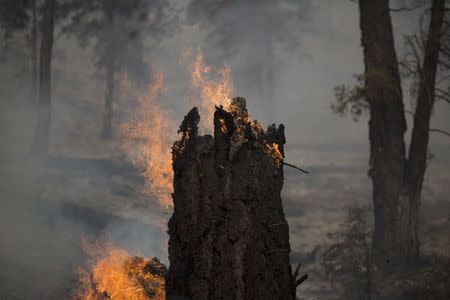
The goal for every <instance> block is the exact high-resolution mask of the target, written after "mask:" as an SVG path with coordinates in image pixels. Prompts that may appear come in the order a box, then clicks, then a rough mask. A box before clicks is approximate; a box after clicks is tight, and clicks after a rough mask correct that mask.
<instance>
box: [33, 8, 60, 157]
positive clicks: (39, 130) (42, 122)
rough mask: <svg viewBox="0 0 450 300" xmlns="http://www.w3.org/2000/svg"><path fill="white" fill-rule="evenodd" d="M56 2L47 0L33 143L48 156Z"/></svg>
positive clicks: (40, 53)
mask: <svg viewBox="0 0 450 300" xmlns="http://www.w3.org/2000/svg"><path fill="white" fill-rule="evenodd" d="M55 14H56V1H55V0H45V3H44V7H43V18H42V39H41V47H40V50H39V98H38V121H37V126H36V132H35V135H34V141H33V150H34V151H35V152H36V153H37V154H47V152H48V144H49V136H50V122H51V72H52V70H51V68H52V52H53V35H54V27H55Z"/></svg>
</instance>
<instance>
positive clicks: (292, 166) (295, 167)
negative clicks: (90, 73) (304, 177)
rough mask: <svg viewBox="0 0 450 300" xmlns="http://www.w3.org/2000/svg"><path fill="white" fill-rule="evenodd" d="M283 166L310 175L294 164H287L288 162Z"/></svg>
mask: <svg viewBox="0 0 450 300" xmlns="http://www.w3.org/2000/svg"><path fill="white" fill-rule="evenodd" d="M283 164H284V165H285V166H288V167H291V168H293V169H296V170H299V171H301V172H303V173H305V174H309V172H308V171H305V170H303V169H302V168H300V167H297V166H296V165H293V164H290V163H287V162H283Z"/></svg>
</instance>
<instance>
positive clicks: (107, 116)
mask: <svg viewBox="0 0 450 300" xmlns="http://www.w3.org/2000/svg"><path fill="white" fill-rule="evenodd" d="M114 1H115V0H105V17H106V27H105V29H104V30H105V39H106V49H105V77H106V89H105V103H104V112H103V131H102V137H103V138H105V139H111V138H112V118H113V108H112V103H113V99H114V85H115V81H114V75H115V69H116V55H115V51H116V50H115V49H114V38H115V37H114V32H115V30H114V8H115V5H114Z"/></svg>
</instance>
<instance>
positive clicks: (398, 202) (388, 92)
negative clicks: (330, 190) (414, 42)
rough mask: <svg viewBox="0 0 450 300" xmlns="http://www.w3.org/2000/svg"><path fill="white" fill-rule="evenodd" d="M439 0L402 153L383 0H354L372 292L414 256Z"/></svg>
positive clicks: (399, 99) (398, 92) (398, 96)
mask: <svg viewBox="0 0 450 300" xmlns="http://www.w3.org/2000/svg"><path fill="white" fill-rule="evenodd" d="M444 3H445V0H434V1H433V7H432V12H431V18H430V20H431V21H430V27H429V32H428V37H427V44H426V47H425V54H424V55H425V59H424V65H423V67H422V70H423V71H422V74H420V85H419V96H418V101H417V107H416V111H415V118H414V128H413V133H412V140H411V145H410V149H409V157H408V158H406V153H405V142H404V133H405V131H406V121H405V113H404V107H403V96H402V89H401V83H400V76H399V67H398V62H397V55H396V52H395V47H394V37H393V32H392V23H391V17H390V14H389V1H388V0H381V1H371V0H360V1H359V6H360V26H361V33H362V46H363V49H364V64H365V80H366V97H367V100H368V102H369V105H370V121H369V139H370V171H369V175H370V177H371V179H372V182H373V203H374V212H375V231H374V237H373V251H372V252H373V263H374V266H375V268H374V270H377V271H378V272H376V274H375V273H374V274H373V275H374V278H373V279H372V282H373V285H374V295H375V297H374V298H376V299H378V296H379V295H380V292H381V289H382V287H381V286H382V284H380V282H381V281H382V278H385V276H386V275H387V274H391V273H392V271H401V270H404V269H406V268H407V267H408V266H411V265H413V264H414V263H415V262H416V260H417V258H418V256H419V239H418V222H419V204H420V194H421V189H422V183H423V177H424V174H425V169H426V157H427V147H428V131H429V126H430V117H431V112H432V108H433V104H434V88H435V78H436V70H437V62H438V55H439V50H440V39H441V28H442V22H443V14H444Z"/></svg>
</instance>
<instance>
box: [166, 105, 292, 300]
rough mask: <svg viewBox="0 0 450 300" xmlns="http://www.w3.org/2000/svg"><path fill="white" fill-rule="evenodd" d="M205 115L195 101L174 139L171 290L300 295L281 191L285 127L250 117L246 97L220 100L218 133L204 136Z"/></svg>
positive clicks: (223, 295) (194, 295) (196, 294)
mask: <svg viewBox="0 0 450 300" xmlns="http://www.w3.org/2000/svg"><path fill="white" fill-rule="evenodd" d="M199 119H200V118H199V116H198V112H197V109H196V108H194V109H193V110H191V112H190V113H189V114H188V115H187V116H186V117H185V120H184V121H183V123H182V125H181V127H180V132H182V134H183V137H182V138H181V140H180V141H178V142H176V143H175V144H174V147H173V167H174V175H175V177H174V194H173V200H174V213H173V216H172V218H171V219H170V221H169V235H170V240H169V260H170V268H169V273H168V276H167V278H166V291H167V295H168V296H179V297H184V298H183V299H191V300H194V299H195V300H201V299H295V279H294V276H293V275H292V272H291V265H290V262H289V252H290V244H289V229H288V224H287V222H286V219H285V216H284V213H283V207H282V201H281V197H280V192H281V189H282V186H283V169H282V152H283V144H284V142H285V140H284V127H283V126H282V125H280V127H279V128H278V129H276V128H275V126H274V125H273V126H271V127H269V129H268V130H267V132H264V131H263V130H262V129H260V128H259V127H258V126H257V125H255V124H254V123H247V120H248V115H247V111H246V108H245V100H244V99H243V98H235V99H233V104H232V109H231V110H230V112H227V111H225V110H223V109H221V108H217V110H216V112H215V115H214V137H212V136H210V135H206V136H198V130H197V124H198V122H199ZM275 144H276V145H275ZM278 149H279V151H278Z"/></svg>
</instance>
